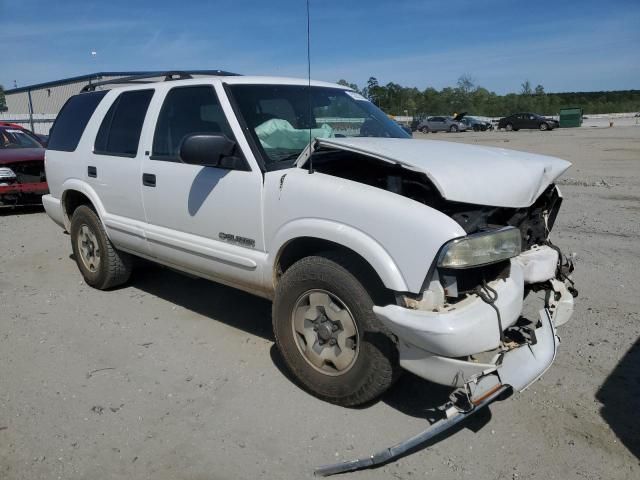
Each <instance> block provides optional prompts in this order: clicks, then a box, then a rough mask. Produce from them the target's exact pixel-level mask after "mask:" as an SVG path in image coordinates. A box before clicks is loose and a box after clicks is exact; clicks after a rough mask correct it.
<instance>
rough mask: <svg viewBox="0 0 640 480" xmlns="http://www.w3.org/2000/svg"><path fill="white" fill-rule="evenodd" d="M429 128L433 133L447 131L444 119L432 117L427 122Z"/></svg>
mask: <svg viewBox="0 0 640 480" xmlns="http://www.w3.org/2000/svg"><path fill="white" fill-rule="evenodd" d="M429 128H431V130H433V131H434V132H440V131H443V130H446V129H447V125H446V123H445V121H444V117H433V118H432V119H431V121H430V122H429Z"/></svg>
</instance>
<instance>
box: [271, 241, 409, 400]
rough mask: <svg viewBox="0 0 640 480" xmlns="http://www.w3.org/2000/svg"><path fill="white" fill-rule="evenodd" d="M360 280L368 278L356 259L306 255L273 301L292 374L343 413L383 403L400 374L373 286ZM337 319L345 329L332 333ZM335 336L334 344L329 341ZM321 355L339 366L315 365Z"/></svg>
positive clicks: (277, 331) (281, 347)
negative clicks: (377, 400)
mask: <svg viewBox="0 0 640 480" xmlns="http://www.w3.org/2000/svg"><path fill="white" fill-rule="evenodd" d="M358 278H370V274H369V272H368V271H366V270H365V269H364V267H363V266H362V265H361V263H360V262H358V261H356V259H355V258H353V257H352V256H350V255H346V254H338V253H332V252H327V253H326V254H323V255H319V256H311V257H306V258H303V259H302V260H299V261H298V262H296V263H295V264H294V265H292V266H291V267H290V268H289V269H288V270H287V271H286V272H285V273H284V275H283V276H282V278H281V279H280V282H279V283H278V287H277V288H276V293H275V300H274V302H273V330H274V333H275V338H276V345H277V347H278V349H279V350H280V352H281V354H282V357H283V359H284V362H285V364H286V366H287V368H288V369H289V370H290V372H291V373H292V374H293V376H294V378H295V379H296V380H297V381H298V382H299V384H300V385H301V386H302V387H303V388H304V389H305V390H307V391H308V392H310V393H311V394H313V395H315V396H316V397H318V398H320V399H322V400H325V401H327V402H331V403H335V404H337V405H342V406H345V407H351V406H356V405H360V404H363V403H367V402H369V401H371V400H373V399H375V398H377V397H378V396H380V395H381V394H382V393H383V392H385V391H386V390H387V389H388V388H389V387H390V386H391V385H392V384H393V382H394V381H395V380H396V379H397V377H398V375H399V373H400V367H399V366H398V353H397V349H396V346H395V344H394V342H393V341H392V340H391V337H390V335H389V332H387V331H386V329H385V328H384V326H383V325H382V324H381V323H380V322H379V321H378V319H377V318H376V316H375V314H374V313H373V310H372V308H373V305H374V302H373V299H372V296H371V293H370V292H371V291H372V290H374V288H372V287H370V288H369V289H367V288H365V286H364V285H363V284H362V283H361V282H360V281H359V280H358ZM325 296H326V297H325ZM327 299H328V301H327ZM307 301H308V304H307V303H306V302H307ZM327 305H328V307H326V306H327ZM325 307H326V308H325ZM296 312H299V314H298V315H296ZM297 319H299V320H300V321H297ZM336 320H337V323H339V328H338V330H337V332H333V333H332V330H331V328H326V325H328V324H331V323H336ZM349 321H351V322H352V325H351V326H349V324H348V322H349ZM316 322H318V323H319V325H320V326H319V327H318V323H316ZM314 323H315V326H314ZM331 326H333V325H331ZM302 327H304V334H303V333H300V332H301V329H302ZM314 328H315V331H312V329H314ZM336 328H337V327H336ZM343 332H344V335H343ZM329 334H331V335H333V336H334V337H335V338H334V337H332V338H331V339H329V340H327V337H328V335H329ZM341 337H342V340H340V338H341ZM323 338H324V344H323V343H322V342H323ZM336 338H337V340H336ZM345 338H346V340H345ZM332 341H333V342H334V343H330V342H332ZM312 342H313V343H312ZM309 344H311V345H313V349H312V350H309V347H308V346H309ZM331 345H337V347H336V346H334V347H331ZM343 347H344V348H343ZM314 352H315V353H314ZM318 352H319V354H318ZM332 352H333V355H332ZM336 352H339V353H337V354H336ZM320 355H324V356H327V357H332V356H333V358H335V359H336V363H335V364H334V363H333V362H332V361H331V360H332V359H331V358H328V359H326V358H325V359H324V360H323V359H320V362H315V363H312V359H315V360H318V359H319V358H320Z"/></svg>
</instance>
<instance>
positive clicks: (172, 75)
mask: <svg viewBox="0 0 640 480" xmlns="http://www.w3.org/2000/svg"><path fill="white" fill-rule="evenodd" d="M192 75H214V76H237V75H239V74H238V73H231V72H225V71H224V70H185V71H181V70H169V71H158V72H147V73H144V74H142V75H131V76H129V77H120V78H114V79H112V80H103V81H101V82H93V83H89V84H87V85H85V86H84V87H82V90H80V93H83V92H93V91H95V89H96V87H101V86H103V85H117V84H137V83H155V81H153V80H150V79H151V78H156V77H164V81H165V82H170V81H172V80H187V79H190V78H193V76H192Z"/></svg>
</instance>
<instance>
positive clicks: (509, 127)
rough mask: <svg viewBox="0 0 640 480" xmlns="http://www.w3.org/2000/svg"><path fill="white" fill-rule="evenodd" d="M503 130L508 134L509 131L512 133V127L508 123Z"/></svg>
mask: <svg viewBox="0 0 640 480" xmlns="http://www.w3.org/2000/svg"><path fill="white" fill-rule="evenodd" d="M504 129H505V130H506V131H507V132H510V131H512V130H513V125H512V124H510V123H507V124H506V125H505V127H504Z"/></svg>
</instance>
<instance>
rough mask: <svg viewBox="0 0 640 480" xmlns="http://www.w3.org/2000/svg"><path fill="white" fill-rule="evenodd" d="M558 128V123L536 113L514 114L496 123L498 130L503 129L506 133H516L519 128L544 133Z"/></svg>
mask: <svg viewBox="0 0 640 480" xmlns="http://www.w3.org/2000/svg"><path fill="white" fill-rule="evenodd" d="M558 127H560V123H559V122H558V121H557V120H554V119H553V118H548V117H543V116H542V115H538V114H537V113H514V114H513V115H509V116H508V117H504V118H501V119H500V121H499V122H498V128H504V129H505V130H507V131H511V130H514V131H518V130H520V129H521V128H525V129H526V128H528V129H535V130H543V131H545V130H553V129H554V128H558Z"/></svg>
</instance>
